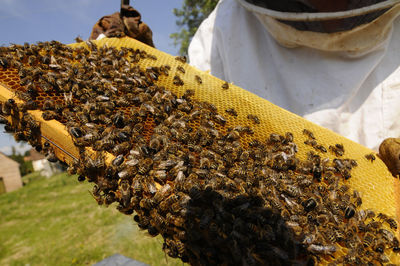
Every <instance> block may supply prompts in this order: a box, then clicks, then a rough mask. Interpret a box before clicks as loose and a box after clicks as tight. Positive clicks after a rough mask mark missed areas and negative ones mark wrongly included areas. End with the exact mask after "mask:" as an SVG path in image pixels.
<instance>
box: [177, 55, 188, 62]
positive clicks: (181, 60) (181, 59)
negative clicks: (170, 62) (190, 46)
mask: <svg viewBox="0 0 400 266" xmlns="http://www.w3.org/2000/svg"><path fill="white" fill-rule="evenodd" d="M175 60H177V61H179V62H181V63H186V62H187V58H186V56H176V57H175Z"/></svg>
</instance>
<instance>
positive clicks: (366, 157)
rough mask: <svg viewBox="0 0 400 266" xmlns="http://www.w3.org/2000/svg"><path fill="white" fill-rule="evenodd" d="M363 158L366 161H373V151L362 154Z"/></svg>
mask: <svg viewBox="0 0 400 266" xmlns="http://www.w3.org/2000/svg"><path fill="white" fill-rule="evenodd" d="M364 157H365V159H367V160H368V161H370V162H371V163H373V162H374V161H375V159H376V157H375V155H374V154H373V153H369V154H366V155H364Z"/></svg>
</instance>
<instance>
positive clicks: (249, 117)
mask: <svg viewBox="0 0 400 266" xmlns="http://www.w3.org/2000/svg"><path fill="white" fill-rule="evenodd" d="M247 119H249V120H251V121H253V123H254V124H260V119H259V118H258V116H256V115H252V114H248V115H247Z"/></svg>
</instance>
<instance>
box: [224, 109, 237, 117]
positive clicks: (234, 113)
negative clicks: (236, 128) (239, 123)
mask: <svg viewBox="0 0 400 266" xmlns="http://www.w3.org/2000/svg"><path fill="white" fill-rule="evenodd" d="M225 112H227V113H228V114H230V115H231V116H235V117H236V116H238V114H237V112H236V110H235V109H234V108H228V109H226V110H225Z"/></svg>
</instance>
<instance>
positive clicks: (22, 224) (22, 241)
mask: <svg viewBox="0 0 400 266" xmlns="http://www.w3.org/2000/svg"><path fill="white" fill-rule="evenodd" d="M24 179H26V180H27V181H28V180H29V182H27V185H26V186H24V187H23V188H21V189H19V190H17V191H14V192H10V193H6V194H2V195H0V265H26V264H30V265H91V264H93V263H96V262H98V261H100V260H102V259H104V258H106V257H109V256H111V255H113V254H115V253H119V254H122V255H124V256H127V257H130V258H133V259H136V260H138V261H142V262H144V263H147V264H150V265H182V262H180V261H179V260H174V259H171V258H169V257H168V258H166V256H165V254H164V253H163V251H162V248H161V247H162V239H161V237H156V238H152V237H150V236H149V235H148V234H147V233H146V232H143V231H140V230H139V229H138V227H137V225H136V223H135V222H134V221H133V219H132V215H131V216H126V215H123V214H121V213H119V212H118V211H117V210H116V209H115V206H114V205H112V206H110V207H108V208H106V207H101V206H98V205H97V203H96V201H95V200H94V199H93V198H92V196H91V195H90V194H89V193H88V190H90V189H91V187H92V184H87V183H84V184H79V182H78V181H77V179H76V176H68V175H67V174H65V173H63V174H59V175H56V176H53V177H51V178H50V179H46V178H44V177H41V176H39V175H38V174H37V173H33V174H30V175H29V176H25V177H24Z"/></svg>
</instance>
